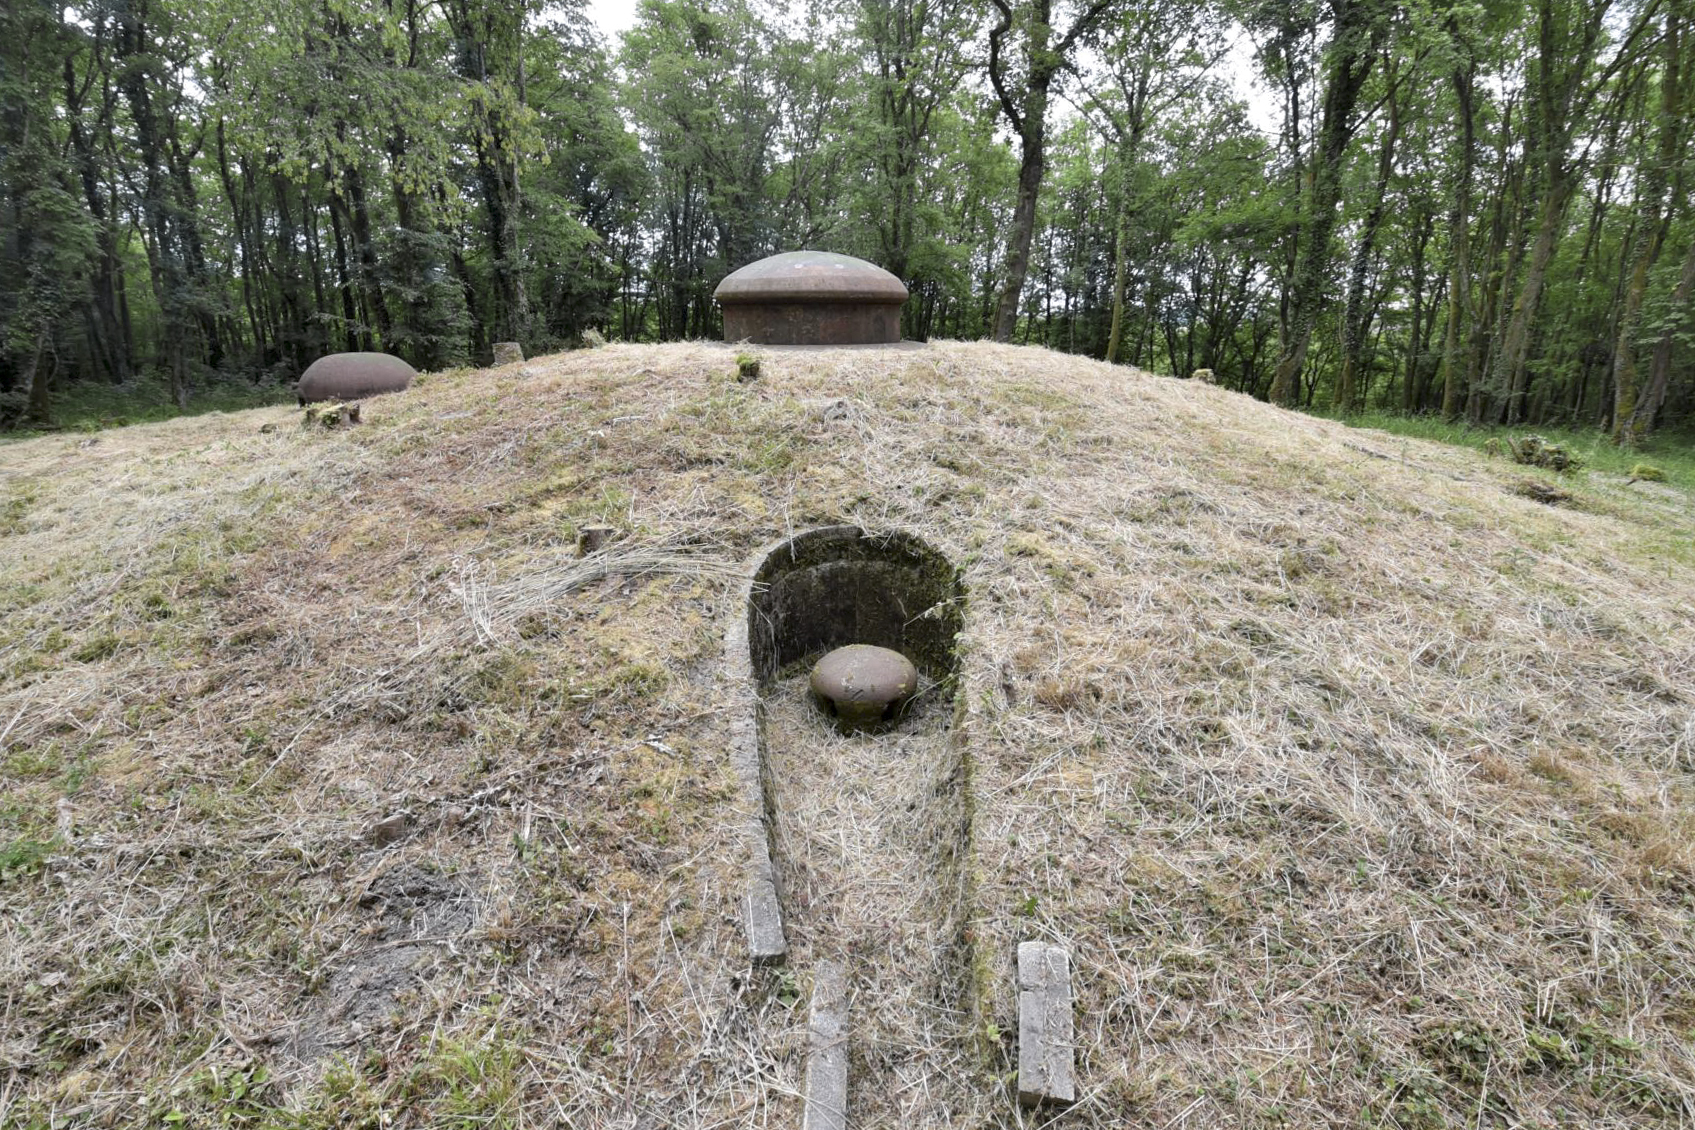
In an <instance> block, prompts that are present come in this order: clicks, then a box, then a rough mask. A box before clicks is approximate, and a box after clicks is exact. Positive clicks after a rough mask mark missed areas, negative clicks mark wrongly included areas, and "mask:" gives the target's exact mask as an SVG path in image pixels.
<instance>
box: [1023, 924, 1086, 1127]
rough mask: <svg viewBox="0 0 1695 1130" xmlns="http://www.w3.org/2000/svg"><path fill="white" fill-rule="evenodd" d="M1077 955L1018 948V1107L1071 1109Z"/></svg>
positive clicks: (1040, 945)
mask: <svg viewBox="0 0 1695 1130" xmlns="http://www.w3.org/2000/svg"><path fill="white" fill-rule="evenodd" d="M1074 1059H1075V1051H1074V1049H1073V1047H1072V1042H1071V955H1070V954H1068V953H1066V952H1065V950H1063V949H1061V948H1060V947H1059V946H1056V945H1050V944H1049V943H1047V942H1020V943H1018V1103H1019V1105H1020V1106H1025V1107H1035V1106H1040V1105H1041V1104H1043V1103H1069V1102H1072V1101H1074V1100H1075V1099H1076V1098H1077V1090H1076V1085H1075V1083H1074V1081H1073V1079H1072V1067H1073V1062H1074Z"/></svg>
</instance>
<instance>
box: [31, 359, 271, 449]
mask: <svg viewBox="0 0 1695 1130" xmlns="http://www.w3.org/2000/svg"><path fill="white" fill-rule="evenodd" d="M293 400H294V390H293V389H292V388H291V387H289V386H288V385H280V384H276V383H275V382H273V381H271V380H270V379H265V380H261V381H260V382H259V383H257V384H255V383H254V382H252V381H249V380H246V379H243V378H240V377H214V378H209V379H206V380H203V381H201V382H200V383H198V384H197V385H196V386H195V388H194V390H193V392H192V393H191V394H190V395H189V401H188V407H187V408H186V409H184V408H178V407H177V405H176V402H175V401H173V400H172V399H171V390H170V384H169V383H168V382H167V381H166V380H165V378H164V376H163V375H162V374H158V373H153V374H149V375H146V376H142V377H138V378H136V379H135V380H133V381H130V382H129V383H128V384H124V385H109V384H101V383H99V382H96V381H81V382H78V383H76V384H73V385H71V386H70V387H69V388H67V389H64V390H63V391H56V392H55V393H54V396H53V425H52V427H49V428H42V427H20V428H19V429H18V430H17V431H14V432H9V433H5V434H4V435H0V442H4V441H5V440H12V439H26V438H28V437H30V436H37V435H41V434H43V433H44V432H49V431H60V432H97V431H101V430H103V429H105V428H121V427H124V426H125V425H127V424H147V423H154V422H157V421H159V420H173V419H175V418H177V417H178V416H199V415H202V414H204V413H207V412H240V411H242V410H243V409H247V408H263V407H266V406H267V405H272V404H288V403H291V402H292V401H293Z"/></svg>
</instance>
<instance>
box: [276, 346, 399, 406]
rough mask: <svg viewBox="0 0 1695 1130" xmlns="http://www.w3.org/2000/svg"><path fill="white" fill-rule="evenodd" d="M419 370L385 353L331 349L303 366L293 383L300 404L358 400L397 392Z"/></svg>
mask: <svg viewBox="0 0 1695 1130" xmlns="http://www.w3.org/2000/svg"><path fill="white" fill-rule="evenodd" d="M417 375H418V371H417V370H416V369H414V368H412V366H410V365H408V364H407V363H406V362H404V361H402V360H401V359H400V358H398V357H395V356H392V355H391V354H388V353H332V354H330V355H329V356H328V357H320V358H318V359H317V360H316V361H314V362H312V363H311V364H310V365H308V366H307V367H306V371H305V372H304V373H302V374H301V375H300V383H299V384H298V385H296V386H295V395H297V396H298V397H299V398H300V403H301V404H312V403H315V402H317V401H320V400H359V399H361V398H362V397H366V396H379V395H381V394H382V393H385V392H400V391H401V390H403V389H405V388H406V387H407V386H408V385H410V384H411V383H412V378H413V377H415V376H417Z"/></svg>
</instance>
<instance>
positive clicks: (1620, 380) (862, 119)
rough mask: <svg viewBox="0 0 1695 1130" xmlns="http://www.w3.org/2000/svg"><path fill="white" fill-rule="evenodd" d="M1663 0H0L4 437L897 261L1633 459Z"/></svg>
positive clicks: (1160, 348)
mask: <svg viewBox="0 0 1695 1130" xmlns="http://www.w3.org/2000/svg"><path fill="white" fill-rule="evenodd" d="M1692 19H1695V0H1528V2H1525V3H1508V2H1503V0H1406V2H1391V0H1208V2H1185V0H846V2H845V3H835V4H826V3H822V2H819V0H792V2H788V3H784V2H782V0H641V3H640V5H639V8H638V9H637V11H636V15H635V19H634V23H633V26H632V27H631V28H630V29H629V30H628V31H627V32H626V33H624V34H623V35H622V36H620V37H618V41H617V42H609V41H608V39H607V37H605V36H604V35H603V34H602V33H601V32H600V31H599V30H598V28H597V27H596V25H595V24H594V22H593V21H592V19H591V18H590V14H589V12H588V10H587V9H586V7H584V6H583V5H582V4H581V3H580V2H579V0H567V2H548V3H538V2H535V0H261V2H256V3H253V2H248V0H238V2H232V0H92V2H90V3H81V4H76V5H63V4H50V3H46V2H44V0H9V3H8V4H7V5H6V6H5V7H4V8H3V9H0V427H14V426H18V425H20V424H30V425H42V424H47V423H49V422H51V420H52V419H53V415H54V404H55V401H56V399H57V398H59V397H61V396H63V395H65V394H66V393H67V392H68V391H70V390H74V389H76V388H79V387H88V386H90V385H105V386H118V387H124V386H129V385H132V384H136V383H138V382H155V383H156V384H157V385H158V386H159V387H161V388H164V389H168V395H169V397H170V398H171V399H172V400H173V401H175V403H176V404H177V405H179V406H182V407H185V408H186V407H188V406H189V405H190V404H191V403H193V402H194V400H195V399H196V398H197V397H200V396H203V395H205V394H206V392H207V391H208V390H210V389H214V388H217V387H222V386H228V385H230V384H232V383H234V384H240V385H242V386H244V387H249V386H250V387H254V388H272V389H275V388H279V387H283V386H286V385H287V384H288V383H289V382H292V381H293V380H294V379H295V378H296V377H297V376H298V375H299V374H300V372H301V371H302V370H303V369H304V367H305V366H306V365H308V364H309V363H310V362H311V361H312V360H314V359H315V358H317V357H319V356H321V355H323V354H325V353H328V352H335V351H340V350H363V349H375V350H382V351H385V352H390V353H395V354H398V355H400V356H402V357H404V358H406V359H407V360H408V361H410V362H412V363H413V364H414V365H416V366H417V367H419V368H420V369H426V370H438V369H443V368H447V367H452V366H460V365H467V364H483V363H487V360H488V357H489V355H490V352H491V347H492V344H493V343H494V342H496V341H517V342H520V343H521V344H522V345H523V347H524V350H525V352H526V354H529V355H533V354H536V353H540V352H544V351H552V350H556V349H561V348H568V347H571V346H574V345H576V344H578V343H579V342H580V341H581V339H582V335H583V333H584V332H585V331H587V330H594V331H596V332H598V333H600V334H602V335H604V336H605V337H607V338H609V339H613V340H624V341H664V340H674V339H681V338H709V337H712V336H714V335H715V334H716V333H718V332H719V323H718V315H717V313H716V311H715V309H714V306H713V303H712V300H711V295H712V291H713V288H714V287H715V286H716V284H717V283H718V281H719V280H720V279H722V278H723V276H724V275H726V274H727V273H728V272H729V271H731V270H733V269H735V268H736V267H738V266H740V265H742V264H744V263H746V262H749V261H751V260H753V259H755V258H758V257H761V256H763V255H767V254H770V253H774V252H777V251H782V250H792V249H797V248H803V247H808V248H818V249H823V250H831V251H840V252H845V253H848V254H852V255H858V256H861V257H863V258H866V259H869V260H871V261H873V262H875V263H877V264H879V265H881V266H883V267H885V268H887V269H888V270H890V271H892V272H894V273H895V274H896V275H898V276H899V277H901V278H902V279H903V280H904V281H905V282H906V284H907V287H908V289H909V290H910V292H911V295H912V297H911V300H910V301H909V302H908V303H907V307H906V310H905V315H904V317H905V327H904V329H905V333H906V336H907V337H909V338H914V339H921V340H922V339H928V338H953V339H971V338H994V339H997V340H1002V341H1012V342H1018V343H1029V344H1036V345H1042V346H1046V347H1048V348H1050V349H1054V350H1060V351H1066V352H1073V353H1078V354H1085V355H1088V356H1090V357H1094V358H1104V359H1107V360H1109V361H1114V362H1119V363H1124V364H1129V365H1134V366H1139V367H1142V368H1145V369H1150V370H1153V371H1155V372H1161V373H1166V374H1171V375H1174V376H1182V377H1186V376H1189V375H1190V374H1191V373H1192V372H1193V371H1194V370H1196V369H1210V370H1212V371H1213V372H1214V374H1216V379H1217V381H1218V382H1219V383H1220V384H1222V385H1224V386H1226V387H1228V388H1231V389H1235V390H1238V391H1241V392H1244V393H1248V394H1251V395H1253V396H1256V397H1260V398H1263V399H1268V400H1271V401H1274V402H1276V403H1280V404H1284V405H1289V406H1297V407H1304V408H1307V409H1309V410H1313V411H1320V412H1327V413H1333V414H1338V415H1348V414H1351V413H1355V412H1360V411H1378V412H1385V411H1386V412H1396V413H1408V414H1430V415H1439V416H1441V417H1444V418H1446V419H1448V420H1452V421H1468V422H1470V423H1473V424H1481V425H1496V424H1506V425H1520V424H1525V425H1536V426H1543V425H1546V426H1550V427H1551V426H1565V427H1584V428H1600V429H1604V430H1606V431H1608V432H1610V433H1611V435H1612V437H1613V438H1614V439H1615V440H1616V441H1618V442H1619V443H1621V444H1625V445H1630V444H1634V443H1637V442H1639V441H1641V440H1642V439H1644V438H1645V437H1646V436H1648V435H1649V434H1650V433H1652V432H1654V431H1656V430H1662V429H1663V430H1677V429H1679V428H1682V427H1684V426H1686V425H1689V424H1691V423H1692V422H1695V421H1692V417H1695V319H1692V317H1691V307H1692V306H1695V303H1692V301H1691V292H1692V290H1695V209H1692V208H1691V199H1690V197H1691V192H1690V177H1691V173H1692V172H1695V168H1692V166H1695V156H1692V154H1695V143H1692V139H1691V138H1690V136H1689V133H1690V123H1691V114H1692V111H1691V106H1690V99H1691V94H1690V90H1689V87H1690V84H1691V82H1692V81H1695V29H1692V28H1691V26H1690V25H1691V22H1692ZM1245 71H1247V72H1251V74H1245V73H1244V72H1245ZM1250 78H1251V79H1252V80H1253V81H1252V83H1251V84H1250V83H1249V81H1248V80H1249V79H1250ZM1250 88H1251V89H1252V90H1254V91H1257V92H1258V94H1257V96H1255V97H1250V96H1249V94H1248V93H1245V92H1248V91H1249V90H1250Z"/></svg>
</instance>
